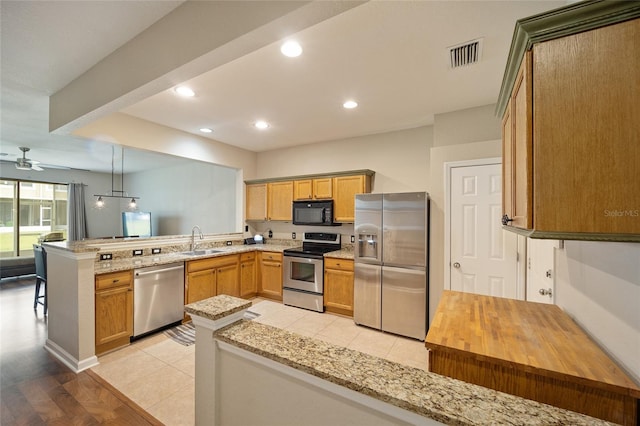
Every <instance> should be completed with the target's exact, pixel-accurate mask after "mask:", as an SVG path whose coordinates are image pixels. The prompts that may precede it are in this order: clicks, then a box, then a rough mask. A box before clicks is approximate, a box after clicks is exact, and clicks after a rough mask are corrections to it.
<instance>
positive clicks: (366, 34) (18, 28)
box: [0, 0, 564, 171]
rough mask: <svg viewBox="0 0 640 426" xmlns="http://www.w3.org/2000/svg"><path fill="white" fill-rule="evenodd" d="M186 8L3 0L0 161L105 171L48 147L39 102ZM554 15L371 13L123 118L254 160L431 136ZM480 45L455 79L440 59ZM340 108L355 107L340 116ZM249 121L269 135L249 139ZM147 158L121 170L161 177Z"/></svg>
mask: <svg viewBox="0 0 640 426" xmlns="http://www.w3.org/2000/svg"><path fill="white" fill-rule="evenodd" d="M181 3H182V2H180V1H135V0H129V1H95V2H94V1H91V2H90V1H48V2H35V1H33V2H32V1H6V0H2V2H1V3H0V13H1V15H2V18H1V19H2V21H1V27H0V29H1V31H2V33H1V36H2V38H1V40H2V41H1V52H0V53H1V75H0V77H1V83H2V93H1V95H2V98H1V99H0V101H1V108H2V109H1V116H0V119H1V126H2V127H1V128H0V141H1V144H2V145H1V149H0V151H1V152H2V153H7V154H10V155H9V156H5V157H2V158H3V159H7V158H9V159H12V158H15V156H16V155H18V154H20V152H19V150H18V149H17V147H18V146H29V147H31V148H32V151H31V152H30V153H29V154H30V155H29V157H30V158H33V159H36V160H39V161H41V162H42V163H49V164H57V165H64V166H69V167H76V168H81V169H90V170H95V171H108V170H110V164H111V163H110V155H111V154H110V153H111V148H110V147H109V146H108V145H103V144H99V143H96V142H90V141H84V140H81V139H79V138H73V137H70V136H61V135H54V134H49V132H48V128H49V126H48V114H49V111H48V108H49V103H48V97H49V96H50V95H52V94H53V93H55V92H57V91H59V90H60V89H63V88H64V87H65V86H66V85H68V84H69V83H71V82H73V80H75V79H76V78H77V77H78V76H80V75H82V74H83V73H84V72H85V71H87V70H88V69H90V68H91V67H92V66H93V65H94V64H96V63H97V62H98V61H100V60H101V59H102V58H104V57H106V56H107V55H109V54H110V53H112V52H113V51H114V50H116V49H117V48H118V47H120V46H122V45H123V44H125V43H126V42H128V41H129V40H131V39H133V38H134V37H135V36H136V35H138V34H139V33H141V32H142V31H144V30H145V29H146V28H148V27H149V26H150V25H151V24H153V23H154V22H156V21H157V20H159V19H160V18H162V17H163V16H165V15H166V14H168V13H171V12H172V10H174V9H175V8H176V7H177V6H180V4H181ZM563 4H564V2H560V1H538V2H523V1H470V2H457V1H455V2H454V1H403V2H397V1H372V2H368V3H365V4H362V5H360V6H357V7H355V8H353V9H350V10H347V11H346V12H343V13H341V14H338V15H337V16H334V17H332V18H330V19H327V20H325V21H323V22H321V23H319V24H316V25H313V26H311V27H309V28H307V29H305V30H302V31H301V32H299V33H297V34H294V35H293V36H291V37H288V38H295V39H296V40H298V41H299V42H300V43H301V45H302V47H303V50H304V51H303V54H302V56H300V57H298V58H287V57H284V56H282V55H281V54H280V52H279V45H280V42H277V43H273V44H269V45H267V46H265V47H263V48H260V49H258V50H256V51H253V52H252V53H249V54H246V55H245V56H243V57H240V58H238V59H235V60H233V61H231V62H228V63H226V64H224V65H222V66H219V67H217V68H215V69H213V70H211V71H209V72H206V73H204V74H202V75H199V76H197V77H195V78H192V79H191V80H189V81H187V82H185V84H188V85H189V86H191V87H192V88H193V89H194V90H195V91H196V96H195V97H194V98H190V99H184V98H178V97H177V96H176V95H175V94H174V93H173V91H172V90H170V89H169V90H164V91H162V92H160V93H157V94H155V95H153V96H151V97H149V98H147V99H144V100H141V101H139V102H137V103H134V104H132V105H129V106H127V107H126V108H124V109H123V110H122V111H121V112H124V113H126V114H130V115H133V116H136V117H139V118H143V119H145V120H148V121H152V122H156V123H159V124H162V125H165V126H169V127H173V128H176V129H180V130H183V131H185V132H190V133H194V134H198V135H199V136H203V137H209V138H211V139H214V140H217V141H220V142H224V143H227V144H230V145H235V146H238V147H241V148H244V149H247V150H251V151H256V152H260V151H265V150H271V149H277V148H282V147H286V146H292V145H300V144H307V143H313V142H320V141H325V140H334V139H343V138H348V137H354V136H361V135H366V134H373V133H380V132H385V131H390V130H397V129H404V128H412V127H417V126H422V125H428V124H432V123H433V118H434V115H436V114H439V113H445V112H450V111H455V110H460V109H465V108H470V107H475V106H481V105H487V104H491V103H494V102H495V101H496V99H497V96H498V91H499V88H500V83H501V81H502V76H503V72H504V67H505V63H506V58H507V54H508V51H509V45H510V42H511V37H512V34H513V28H514V24H515V21H516V20H517V19H519V18H523V17H527V16H530V15H533V14H536V13H540V12H543V11H546V10H549V9H552V8H555V7H558V6H561V5H563ZM477 38H482V39H483V54H482V58H481V61H480V63H478V64H475V65H471V66H468V67H464V68H459V69H450V68H449V66H448V56H447V55H448V51H447V48H448V47H449V46H453V45H456V44H459V43H463V42H466V41H469V40H473V39H477ZM348 98H353V99H355V100H357V101H358V102H359V104H360V105H359V107H358V108H357V109H355V110H344V109H343V108H342V106H341V105H342V102H343V101H344V100H346V99H348ZM257 119H265V120H267V121H269V122H270V123H271V127H270V128H269V129H268V130H266V131H261V132H260V131H258V130H256V129H255V128H254V127H253V126H252V123H253V122H254V121H255V120H257ZM201 127H210V128H212V129H213V130H214V132H213V133H212V134H210V136H206V135H203V134H202V133H200V132H199V131H198V129H199V128H201ZM105 153H108V155H106V157H108V159H109V161H108V162H105ZM149 155H150V154H149V153H145V155H143V156H139V155H137V153H135V152H132V153H131V154H129V153H127V158H128V159H129V160H130V161H128V162H129V163H135V164H137V166H138V167H144V165H145V163H153V164H154V167H158V166H159V164H158V161H160V159H159V158H153V159H152V161H151V162H147V161H145V160H144V158H146V157H148V156H149ZM3 167H4V165H3Z"/></svg>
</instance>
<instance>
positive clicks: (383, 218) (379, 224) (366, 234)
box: [353, 192, 429, 340]
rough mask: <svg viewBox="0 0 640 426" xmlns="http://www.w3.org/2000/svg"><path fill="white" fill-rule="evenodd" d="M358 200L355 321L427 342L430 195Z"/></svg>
mask: <svg viewBox="0 0 640 426" xmlns="http://www.w3.org/2000/svg"><path fill="white" fill-rule="evenodd" d="M355 203H356V204H355V207H356V215H355V229H354V231H355V234H356V247H355V256H354V258H355V286H354V294H353V303H354V306H353V319H354V321H355V323H356V324H360V325H365V326H368V327H372V328H376V329H380V330H383V331H388V332H391V333H395V334H399V335H402V336H407V337H412V338H415V339H420V340H424V339H425V336H426V334H427V321H428V315H427V310H428V306H429V305H428V297H429V286H428V275H429V274H428V270H427V266H428V258H429V226H428V224H429V194H427V193H426V192H408V193H398V194H362V195H356V200H355Z"/></svg>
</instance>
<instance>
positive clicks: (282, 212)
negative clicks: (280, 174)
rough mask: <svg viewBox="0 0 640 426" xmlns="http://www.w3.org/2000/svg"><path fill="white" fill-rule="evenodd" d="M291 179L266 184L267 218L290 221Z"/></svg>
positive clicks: (291, 201)
mask: <svg viewBox="0 0 640 426" xmlns="http://www.w3.org/2000/svg"><path fill="white" fill-rule="evenodd" d="M292 203H293V181H285V182H270V183H268V184H267V219H268V220H284V221H291V210H292Z"/></svg>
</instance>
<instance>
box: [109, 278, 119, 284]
mask: <svg viewBox="0 0 640 426" xmlns="http://www.w3.org/2000/svg"><path fill="white" fill-rule="evenodd" d="M117 282H120V280H119V279H118V280H111V283H112V284H115V283H117Z"/></svg>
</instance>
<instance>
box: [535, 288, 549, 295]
mask: <svg viewBox="0 0 640 426" xmlns="http://www.w3.org/2000/svg"><path fill="white" fill-rule="evenodd" d="M538 293H540V294H541V295H543V296H549V297H551V289H550V288H549V289H544V288H541V289H540V290H538Z"/></svg>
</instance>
